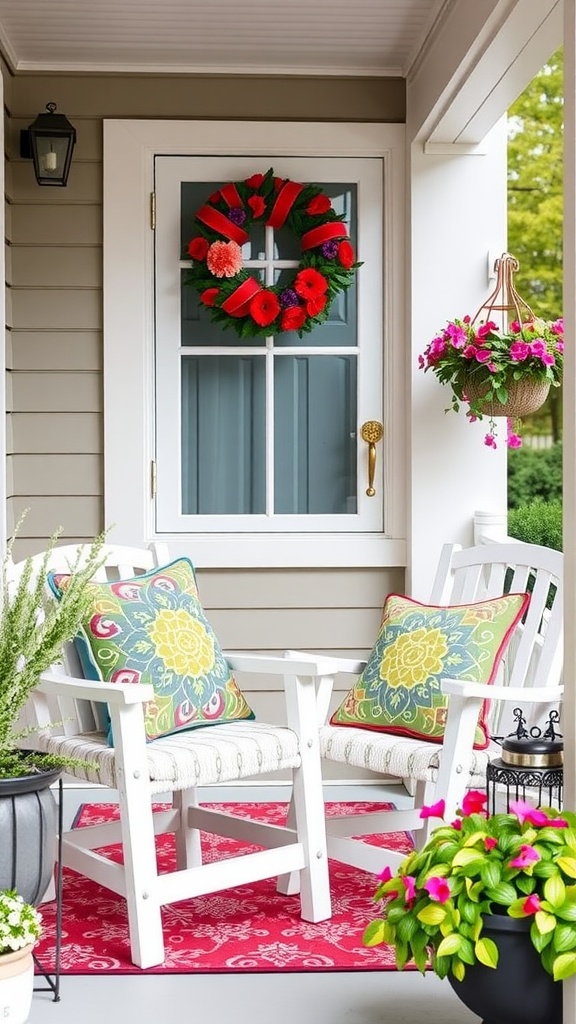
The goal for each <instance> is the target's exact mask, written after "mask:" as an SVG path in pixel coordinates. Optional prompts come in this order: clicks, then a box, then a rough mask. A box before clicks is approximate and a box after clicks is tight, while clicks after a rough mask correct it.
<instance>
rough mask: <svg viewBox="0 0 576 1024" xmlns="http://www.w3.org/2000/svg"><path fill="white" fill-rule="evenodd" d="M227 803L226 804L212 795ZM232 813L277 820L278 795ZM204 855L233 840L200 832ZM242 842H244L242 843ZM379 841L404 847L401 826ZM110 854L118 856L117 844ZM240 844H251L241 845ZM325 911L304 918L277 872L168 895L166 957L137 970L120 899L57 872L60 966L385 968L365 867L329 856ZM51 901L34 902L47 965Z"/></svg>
mask: <svg viewBox="0 0 576 1024" xmlns="http://www.w3.org/2000/svg"><path fill="white" fill-rule="evenodd" d="M210 806H218V807H220V808H225V807H226V805H225V804H218V805H214V804H212V805H210ZM235 808H236V810H235V813H243V814H245V815H246V816H247V817H254V818H259V817H260V818H264V819H265V820H268V821H272V822H274V823H278V824H281V823H283V822H284V820H285V817H286V804H270V803H268V804H263V803H244V804H242V805H241V807H239V806H238V805H235ZM381 808H382V804H374V803H358V804H355V805H352V804H350V803H346V804H340V803H335V802H333V803H331V804H329V805H328V813H329V814H344V813H351V812H356V813H360V812H361V811H371V810H377V809H381ZM114 814H115V808H113V807H112V805H107V804H89V805H88V804H87V805H84V807H83V809H82V812H81V824H88V823H89V824H93V825H96V824H101V823H102V822H105V821H109V820H110V818H111V817H112V815H114ZM203 839H204V843H203V849H204V851H205V859H206V860H217V859H220V858H222V857H225V856H226V855H229V854H230V852H231V851H232V850H238V848H239V844H238V843H237V842H235V841H233V840H229V839H225V838H222V837H216V836H203ZM244 845H245V844H244ZM387 845H388V846H390V847H391V848H393V849H396V850H399V851H402V852H406V853H407V852H408V851H409V850H410V849H411V843H410V840H409V839H408V837H407V836H406V835H405V834H404V833H396V834H395V835H394V836H392V837H390V836H389V837H387ZM113 849H114V856H115V858H116V859H118V860H120V848H119V847H115V848H113ZM245 849H246V851H249V849H251V848H250V847H248V846H246V845H245ZM157 850H158V859H159V864H160V870H163V869H164V870H165V869H167V868H168V867H169V866H170V865H171V864H172V863H173V862H174V844H173V839H172V837H170V836H162V837H159V838H158V839H157ZM330 877H331V887H332V907H333V916H332V918H331V919H330V920H329V921H323V922H321V923H320V924H311V923H309V922H307V921H302V920H301V918H300V903H299V899H298V897H297V896H282V895H279V894H278V893H277V892H276V885H275V879H267V880H265V881H261V882H256V883H253V884H247V885H243V886H239V887H237V888H235V889H229V890H226V891H224V892H219V893H213V894H209V895H206V896H199V897H196V898H195V899H191V900H185V901H182V902H180V903H174V904H171V905H170V906H168V907H165V908H164V909H163V911H162V915H163V921H164V933H165V943H166V959H165V962H164V964H162V965H161V966H159V967H154V968H152V969H151V970H149V971H141V970H140V968H138V967H135V966H134V964H132V962H131V960H130V950H129V944H128V925H127V918H126V909H125V903H124V901H123V900H122V899H121V898H120V897H119V896H116V894H115V893H112V892H110V891H109V890H107V889H104V888H102V887H101V886H99V885H96V883H95V882H92V881H91V880H90V879H86V878H83V877H82V876H81V875H78V874H77V873H76V872H74V871H70V870H68V869H66V870H65V872H64V889H63V938H62V954H61V971H62V974H131V973H134V974H144V973H146V974H162V973H164V974H170V973H172V974H179V973H190V974H193V973H194V972H196V971H197V972H201V973H207V972H210V971H214V972H221V973H227V972H237V971H243V972H262V971H332V970H340V971H342V970H374V971H376V970H379V971H381V970H393V969H395V965H394V955H393V951H392V950H390V949H389V948H387V947H383V946H379V947H377V948H375V949H367V948H366V947H365V946H363V945H362V934H363V931H364V928H365V927H366V924H367V922H368V921H369V920H370V919H371V918H372V917H373V913H374V904H373V902H372V894H373V892H374V888H375V880H374V878H373V876H372V875H370V874H368V873H367V872H364V871H359V870H356V869H355V868H351V867H349V866H348V865H344V864H339V863H335V862H332V863H331V875H330ZM55 910H56V908H55V903H47V904H44V905H43V906H42V907H41V911H42V914H43V919H44V925H45V934H44V937H43V939H41V941H40V944H39V946H38V948H37V954H38V957H39V960H40V962H41V963H42V965H43V966H44V967H45V968H50V965H51V964H52V963H53V958H54V947H55V942H54V926H55Z"/></svg>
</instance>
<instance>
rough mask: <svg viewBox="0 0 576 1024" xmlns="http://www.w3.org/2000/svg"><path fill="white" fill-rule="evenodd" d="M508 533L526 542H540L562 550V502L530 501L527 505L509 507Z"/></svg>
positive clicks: (548, 546) (545, 545)
mask: <svg viewBox="0 0 576 1024" xmlns="http://www.w3.org/2000/svg"><path fill="white" fill-rule="evenodd" d="M508 533H509V535H510V537H515V538H516V540H521V541H524V542H525V543H526V544H542V545H543V546H544V547H547V548H554V549H555V550H556V551H562V547H563V538H562V502H561V501H559V500H556V501H532V502H530V504H529V505H522V506H521V507H520V508H515V509H510V510H509V512H508Z"/></svg>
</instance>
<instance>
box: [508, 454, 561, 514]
mask: <svg viewBox="0 0 576 1024" xmlns="http://www.w3.org/2000/svg"><path fill="white" fill-rule="evenodd" d="M537 498H539V499H540V500H541V501H556V500H558V501H562V442H561V441H558V442H556V444H553V445H551V446H550V448H539V449H536V448H528V447H522V448H519V449H518V450H517V451H511V452H509V455H508V508H509V509H510V508H520V506H521V505H529V504H530V503H531V502H532V501H535V500H536V499H537Z"/></svg>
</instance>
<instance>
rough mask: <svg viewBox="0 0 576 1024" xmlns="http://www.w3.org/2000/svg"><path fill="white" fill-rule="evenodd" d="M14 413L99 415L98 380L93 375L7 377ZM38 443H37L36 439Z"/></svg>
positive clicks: (100, 395) (100, 382)
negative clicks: (61, 412) (9, 383)
mask: <svg viewBox="0 0 576 1024" xmlns="http://www.w3.org/2000/svg"><path fill="white" fill-rule="evenodd" d="M11 378H12V379H11V392H12V398H11V407H9V411H14V412H51V411H52V410H58V411H60V410H62V409H66V410H67V411H68V412H69V413H70V412H80V413H83V412H99V411H100V410H101V409H102V379H101V376H100V374H97V373H61V374H59V373H50V374H47V373H20V372H13V373H12V375H11ZM39 443H41V441H40V439H39Z"/></svg>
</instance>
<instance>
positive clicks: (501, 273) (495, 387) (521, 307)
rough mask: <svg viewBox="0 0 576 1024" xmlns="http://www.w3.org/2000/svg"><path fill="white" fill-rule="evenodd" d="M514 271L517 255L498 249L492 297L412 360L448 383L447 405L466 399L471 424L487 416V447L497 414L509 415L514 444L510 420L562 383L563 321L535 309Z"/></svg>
mask: <svg viewBox="0 0 576 1024" xmlns="http://www.w3.org/2000/svg"><path fill="white" fill-rule="evenodd" d="M517 269H518V261H517V260H515V259H514V257H513V256H510V255H509V253H504V254H503V256H502V257H501V259H499V260H497V261H496V273H497V285H496V289H495V291H494V293H493V295H492V296H490V298H489V299H488V300H487V302H486V303H485V304H484V305H483V306H481V307H480V309H479V311H478V313H477V314H476V316H475V317H470V316H464V317H462V319H454V320H450V321H448V323H447V324H446V326H445V327H444V328H443V329H442V330H441V331H440V332H439V333H438V334H437V335H436V337H434V338H433V339H432V341H430V342H429V343H428V345H427V346H426V349H425V350H424V352H423V354H422V355H420V356H419V360H418V362H419V366H420V368H421V369H423V370H424V371H425V372H426V371H427V370H431V371H432V372H433V373H434V374H435V375H436V377H437V378H438V380H439V381H440V382H441V383H442V384H447V385H449V387H450V388H451V390H452V402H451V406H450V408H451V409H453V410H454V411H455V412H458V410H459V409H460V405H461V403H463V402H465V403H467V405H468V409H467V412H466V415H467V416H468V418H469V420H470V422H473V421H475V420H481V419H483V417H484V416H486V415H487V416H488V417H489V421H488V433H487V434H486V435H485V438H484V443H485V444H486V445H487V446H488V447H490V448H496V447H497V443H496V423H495V417H498V416H502V417H505V418H506V419H507V420H508V430H507V442H508V446H509V447H510V448H519V447H520V445H521V444H522V440H521V438H520V436H519V434H518V433H517V432H516V429H515V426H516V425H515V422H514V421H515V420H517V419H519V418H521V417H522V416H527V415H529V414H530V413H532V412H535V411H536V409H539V408H540V406H541V405H543V403H544V402H545V401H546V398H547V396H548V392H549V390H550V387H558V386H559V385H560V383H561V381H562V370H563V353H564V321H563V320H562V319H561V318H560V319H557V320H553V321H546V320H542V319H540V318H539V317H537V316H535V315H534V313H533V312H532V310H531V309H530V307H529V306H528V304H527V303H526V302H525V301H524V299H522V298H521V297H520V296H519V295H518V293H517V292H516V291H515V289H514V284H513V278H514V272H515V271H516V270H517ZM482 311H485V314H486V315H485V316H484V317H481V314H482ZM496 311H498V312H496ZM509 312H510V314H511V317H510V320H508V316H507V314H508V313H509ZM494 317H499V318H500V321H501V322H500V324H498V323H497V322H496V320H495V319H494ZM446 411H447V412H448V411H449V410H448V409H447V410H446Z"/></svg>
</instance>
